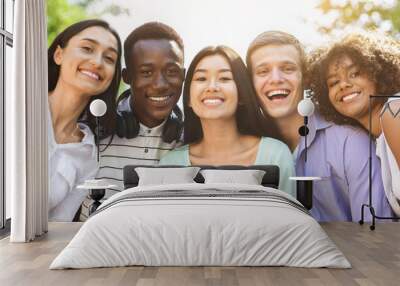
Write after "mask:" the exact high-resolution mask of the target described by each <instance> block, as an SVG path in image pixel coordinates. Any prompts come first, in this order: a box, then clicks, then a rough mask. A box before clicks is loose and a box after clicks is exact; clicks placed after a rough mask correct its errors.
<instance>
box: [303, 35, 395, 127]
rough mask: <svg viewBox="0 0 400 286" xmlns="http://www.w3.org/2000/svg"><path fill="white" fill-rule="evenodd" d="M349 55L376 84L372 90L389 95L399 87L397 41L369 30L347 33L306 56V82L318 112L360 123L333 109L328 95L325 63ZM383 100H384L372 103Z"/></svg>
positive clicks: (341, 120)
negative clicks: (307, 68)
mask: <svg viewBox="0 0 400 286" xmlns="http://www.w3.org/2000/svg"><path fill="white" fill-rule="evenodd" d="M344 55H346V56H349V57H350V58H351V59H352V61H353V62H354V63H355V64H356V65H357V66H358V67H359V68H360V71H361V72H362V73H364V74H365V75H366V76H367V77H368V78H369V79H370V80H371V81H373V82H374V83H375V85H376V93H377V95H378V94H382V95H391V94H395V93H397V92H398V91H400V42H399V41H396V40H395V39H392V38H390V37H384V36H380V35H377V34H375V33H373V32H368V33H359V32H357V33H351V34H347V35H346V36H344V37H343V38H342V39H341V40H339V41H337V42H333V43H332V44H331V45H330V46H326V47H320V48H318V49H316V50H314V51H313V52H311V53H310V55H309V57H308V62H309V71H308V72H309V74H308V76H309V77H308V80H309V81H308V84H309V88H310V89H311V91H312V94H313V98H314V100H315V102H316V105H317V108H318V110H319V112H320V113H321V114H322V116H324V118H325V119H326V120H329V121H333V122H335V123H337V124H351V125H356V126H360V124H359V123H358V122H357V121H356V120H354V119H352V118H349V117H346V116H344V115H342V114H340V113H339V112H337V111H336V110H335V108H334V107H333V105H332V104H331V102H330V101H329V96H328V92H329V90H328V85H327V80H326V79H327V72H328V68H329V65H330V64H331V63H333V62H334V61H335V60H338V59H340V57H342V56H344ZM380 103H381V104H382V105H383V104H384V101H381V102H376V104H380Z"/></svg>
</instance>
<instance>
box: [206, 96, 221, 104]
mask: <svg viewBox="0 0 400 286" xmlns="http://www.w3.org/2000/svg"><path fill="white" fill-rule="evenodd" d="M223 102H224V101H223V100H222V99H219V98H207V99H204V100H203V103H204V104H206V105H219V104H222V103H223Z"/></svg>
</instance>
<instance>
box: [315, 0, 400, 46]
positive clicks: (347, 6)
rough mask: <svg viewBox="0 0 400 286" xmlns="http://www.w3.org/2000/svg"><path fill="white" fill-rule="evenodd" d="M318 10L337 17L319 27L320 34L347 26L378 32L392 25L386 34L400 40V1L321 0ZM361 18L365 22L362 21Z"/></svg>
mask: <svg viewBox="0 0 400 286" xmlns="http://www.w3.org/2000/svg"><path fill="white" fill-rule="evenodd" d="M317 8H318V9H319V10H320V11H321V12H322V13H323V15H329V14H331V15H335V18H334V20H333V22H332V23H329V24H328V25H317V28H318V30H319V32H321V33H324V34H330V33H332V32H334V31H340V30H342V29H344V28H345V27H347V26H349V25H350V26H351V25H353V26H357V27H360V28H363V29H368V30H376V29H378V30H379V28H382V27H383V25H384V24H388V23H390V24H391V27H390V29H388V30H386V31H385V32H386V33H387V34H389V35H392V36H394V37H396V38H398V39H400V0H394V1H383V0H380V1H372V0H346V1H335V0H320V1H319V4H318V6H317ZM360 18H362V19H363V21H360Z"/></svg>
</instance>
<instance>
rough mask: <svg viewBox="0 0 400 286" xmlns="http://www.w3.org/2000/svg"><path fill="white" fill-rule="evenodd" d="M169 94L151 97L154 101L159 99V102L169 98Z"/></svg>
mask: <svg viewBox="0 0 400 286" xmlns="http://www.w3.org/2000/svg"><path fill="white" fill-rule="evenodd" d="M168 98H169V96H157V97H156V96H150V97H149V99H150V100H152V101H157V102H161V101H166V100H168Z"/></svg>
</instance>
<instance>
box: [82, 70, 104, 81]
mask: <svg viewBox="0 0 400 286" xmlns="http://www.w3.org/2000/svg"><path fill="white" fill-rule="evenodd" d="M81 73H83V74H85V75H87V76H89V77H91V78H93V79H95V80H99V79H100V77H99V76H98V75H97V74H95V73H93V72H90V71H87V70H81Z"/></svg>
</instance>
